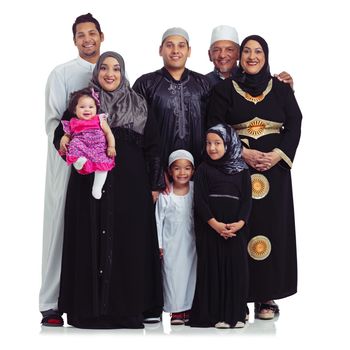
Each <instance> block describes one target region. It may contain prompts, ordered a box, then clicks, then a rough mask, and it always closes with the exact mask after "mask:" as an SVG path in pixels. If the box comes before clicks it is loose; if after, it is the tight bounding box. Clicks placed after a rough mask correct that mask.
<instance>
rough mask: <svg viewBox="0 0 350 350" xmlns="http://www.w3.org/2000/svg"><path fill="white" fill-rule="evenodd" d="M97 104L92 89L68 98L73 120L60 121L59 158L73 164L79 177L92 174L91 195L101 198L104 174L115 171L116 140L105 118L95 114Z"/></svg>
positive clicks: (81, 91) (78, 92)
mask: <svg viewBox="0 0 350 350" xmlns="http://www.w3.org/2000/svg"><path fill="white" fill-rule="evenodd" d="M98 104H99V101H98V98H97V96H96V94H95V93H94V92H93V90H91V89H88V88H86V89H83V90H79V91H76V92H74V93H72V94H71V96H70V102H69V107H68V110H69V112H71V113H72V114H74V117H72V118H71V120H69V121H68V120H62V124H63V130H64V132H65V134H64V135H63V136H62V138H61V141H60V150H59V152H60V154H61V155H62V154H65V155H66V161H67V164H68V165H70V164H73V166H74V168H75V169H76V170H77V171H78V173H80V174H91V173H95V177H94V184H93V187H92V195H93V197H94V198H96V199H100V198H101V196H102V187H103V185H104V183H105V181H106V178H107V173H108V171H109V170H111V169H112V168H113V167H114V165H115V164H114V157H115V155H116V150H115V139H114V136H113V133H112V131H111V129H110V127H109V126H108V124H107V121H106V119H107V118H106V115H105V114H100V115H98V114H96V113H97V105H98Z"/></svg>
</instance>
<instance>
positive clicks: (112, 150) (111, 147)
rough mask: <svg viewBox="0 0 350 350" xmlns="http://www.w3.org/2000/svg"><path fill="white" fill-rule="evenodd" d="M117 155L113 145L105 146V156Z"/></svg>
mask: <svg viewBox="0 0 350 350" xmlns="http://www.w3.org/2000/svg"><path fill="white" fill-rule="evenodd" d="M116 155H117V152H116V150H115V147H113V146H108V147H107V156H108V157H110V158H112V157H115V156H116Z"/></svg>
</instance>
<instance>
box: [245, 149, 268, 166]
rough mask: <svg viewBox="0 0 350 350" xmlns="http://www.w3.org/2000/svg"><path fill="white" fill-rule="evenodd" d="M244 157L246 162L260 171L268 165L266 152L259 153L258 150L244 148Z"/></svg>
mask: <svg viewBox="0 0 350 350" xmlns="http://www.w3.org/2000/svg"><path fill="white" fill-rule="evenodd" d="M242 156H243V158H244V160H245V162H246V163H247V164H248V165H250V166H251V167H252V168H254V169H256V170H259V167H261V166H263V165H264V164H265V165H266V162H267V159H266V158H265V157H264V152H260V151H257V150H256V149H249V148H245V147H243V152H242Z"/></svg>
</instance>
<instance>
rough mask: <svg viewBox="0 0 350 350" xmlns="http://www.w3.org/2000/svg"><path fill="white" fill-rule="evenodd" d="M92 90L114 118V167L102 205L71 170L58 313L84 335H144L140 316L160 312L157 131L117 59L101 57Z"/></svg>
mask: <svg viewBox="0 0 350 350" xmlns="http://www.w3.org/2000/svg"><path fill="white" fill-rule="evenodd" d="M90 87H91V88H92V89H93V91H94V92H93V93H94V94H95V95H96V97H97V98H98V100H99V103H100V106H99V113H102V112H103V113H108V115H109V117H108V122H109V125H110V127H111V130H112V132H113V134H114V137H115V139H116V150H117V156H116V158H115V162H116V166H115V168H114V169H113V170H112V171H110V172H109V174H108V177H107V180H106V183H105V185H104V188H103V191H102V192H103V194H102V198H101V199H100V200H98V201H97V200H95V199H93V197H91V194H90V192H91V190H90V191H89V189H91V182H92V181H93V178H92V177H90V176H89V175H86V176H82V175H80V174H78V173H77V172H76V171H75V170H74V169H72V173H71V177H70V181H69V185H68V190H67V201H66V208H65V229H64V247H63V262H62V275H61V288H60V297H59V308H60V311H61V312H64V313H67V321H68V323H69V324H70V325H72V326H76V327H80V328H142V327H143V313H144V312H145V311H147V310H149V309H155V308H160V309H161V308H162V305H163V299H162V288H161V280H160V260H159V253H158V243H157V234H156V226H155V219H154V208H153V202H152V194H151V192H152V191H159V190H161V189H162V188H163V181H162V171H161V169H160V167H159V165H160V162H159V156H158V155H159V153H158V144H157V140H158V135H157V128H156V125H155V124H154V121H153V120H152V119H151V118H149V117H148V116H147V105H146V102H145V100H144V99H143V97H141V96H140V95H138V94H137V93H136V92H134V91H133V90H131V88H130V86H129V82H128V80H127V79H126V77H125V66H124V60H123V58H122V57H121V56H120V55H119V54H117V53H115V52H106V53H104V54H102V55H101V57H100V59H99V60H98V62H97V64H96V66H95V69H94V72H93V77H92V80H91V85H90ZM157 165H158V166H157Z"/></svg>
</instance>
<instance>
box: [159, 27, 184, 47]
mask: <svg viewBox="0 0 350 350" xmlns="http://www.w3.org/2000/svg"><path fill="white" fill-rule="evenodd" d="M171 35H180V36H182V37H184V38H185V39H186V41H187V43H189V42H190V38H189V36H188V33H187V32H186V30H185V29H182V28H180V27H174V28H169V29H167V30H166V31H165V32H164V34H163V36H162V44H163V42H164V40H165V39H166V38H167V37H168V36H171Z"/></svg>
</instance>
